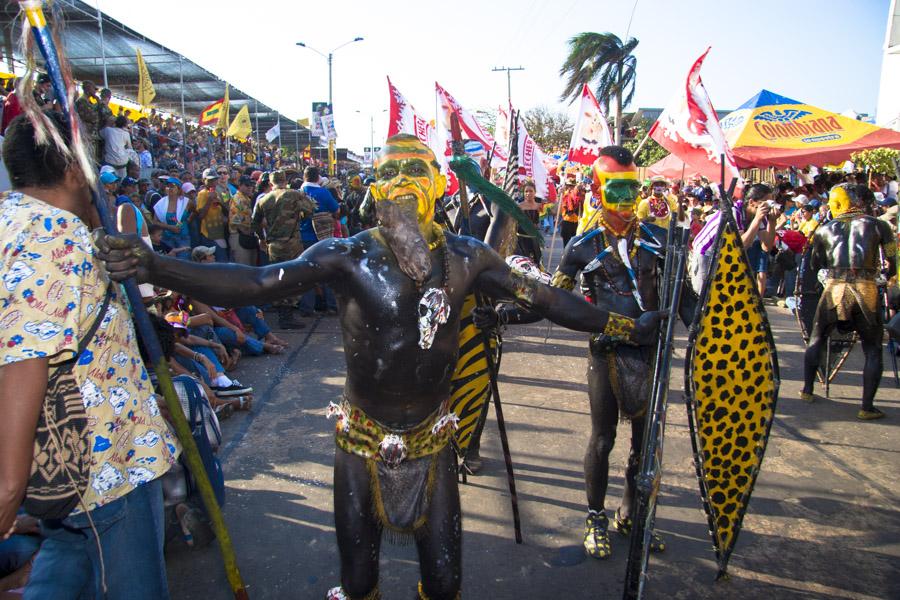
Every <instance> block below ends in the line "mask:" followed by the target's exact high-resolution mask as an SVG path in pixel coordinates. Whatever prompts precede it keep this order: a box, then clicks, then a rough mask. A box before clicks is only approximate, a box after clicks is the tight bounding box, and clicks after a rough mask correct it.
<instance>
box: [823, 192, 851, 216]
mask: <svg viewBox="0 0 900 600" xmlns="http://www.w3.org/2000/svg"><path fill="white" fill-rule="evenodd" d="M828 208H829V210H831V216H832V217H839V216H841V215H842V214H844V213H845V212H848V211H849V210H850V209H851V208H853V202H852V201H851V200H850V195H849V194H847V190H846V189H844V187H843V186H840V185H836V186H834V187H833V188H831V192H829V193H828Z"/></svg>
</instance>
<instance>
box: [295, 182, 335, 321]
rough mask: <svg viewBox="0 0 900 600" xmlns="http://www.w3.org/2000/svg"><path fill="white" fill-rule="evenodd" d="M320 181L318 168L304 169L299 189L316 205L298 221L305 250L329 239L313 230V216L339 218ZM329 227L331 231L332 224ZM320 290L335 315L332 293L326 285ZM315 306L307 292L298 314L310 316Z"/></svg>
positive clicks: (310, 293)
mask: <svg viewBox="0 0 900 600" xmlns="http://www.w3.org/2000/svg"><path fill="white" fill-rule="evenodd" d="M320 179H321V176H320V174H319V169H318V167H312V166H309V167H306V169H304V171H303V186H302V187H301V188H300V189H301V190H302V191H303V192H304V193H305V194H306V195H307V196H309V198H310V199H311V200H312V201H313V202H315V203H316V208H315V212H314V214H313V215H310V216H309V217H308V218H306V219H303V220H302V221H300V238H301V240H302V241H303V245H304V246H305V247H307V248H308V247H310V246H312V245H313V244H315V243H316V242H318V241H319V240H320V239H324V238H325V237H331V236H328V235H327V234H325V235H320V234H319V232H318V231H316V229H314V228H313V218H315V215H317V214H322V215H325V214H329V215H331V217H332V219H334V220H336V219H337V218H338V216H339V214H338V213H339V209H340V207H339V206H338V203H337V200H336V199H335V197H334V196H332V195H331V192H329V191H328V190H327V189H326V188H324V187H322V185H321V183H320ZM331 227H332V231H333V230H334V224H333V223H332V226H331ZM323 229H327V226H325V227H323ZM321 289H322V293H323V295H324V296H325V310H326V311H327V312H329V313H332V314H337V300H335V298H334V292H332V291H331V288H330V287H328V286H327V285H323V286H322V287H321ZM315 304H316V290H314V289H313V290H309V291H308V292H306V293H305V294H303V296H301V297H300V314H301V315H303V316H305V317H306V316H312V314H313V313H314V312H315Z"/></svg>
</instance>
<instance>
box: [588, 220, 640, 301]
mask: <svg viewBox="0 0 900 600" xmlns="http://www.w3.org/2000/svg"><path fill="white" fill-rule="evenodd" d="M604 236H605V232H604ZM599 238H600V236H599V235H598V236H595V237H594V248H595V251H596V252H597V253H598V254H599V253H600V239H599ZM607 243H608V242H607ZM635 246H636V245H635ZM610 254H611V255H612V256H614V257H615V260H617V261H619V263H620V264H621V263H622V259H621V258H619V256H618V254H616V253H615V252H611V253H610ZM631 258H632V259H635V262H634V266H635V268H636V269H639V268H640V258H639V257H636V255H634V254H632V255H631ZM597 270H598V271H599V272H600V273H599V274H601V275H602V276H603V279H605V280H606V282H607V284H608V285H609V288H610V290H611V291H612V292H613V293H614V294H616V295H617V296H633V295H634V292H633V291H632V290H631V289H630V288H626V289H624V290H623V289H621V288H619V286H618V285H617V284H616V281H615V279H613V277H612V276H611V275H610V274H609V272H608V271H607V270H606V267H605V266H604V265H603V262H602V261H601V262H600V264H599V265H597Z"/></svg>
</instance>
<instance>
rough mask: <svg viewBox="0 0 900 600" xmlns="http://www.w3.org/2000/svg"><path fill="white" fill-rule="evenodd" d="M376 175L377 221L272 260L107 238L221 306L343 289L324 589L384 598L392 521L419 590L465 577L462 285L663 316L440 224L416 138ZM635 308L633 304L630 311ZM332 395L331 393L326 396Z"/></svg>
mask: <svg viewBox="0 0 900 600" xmlns="http://www.w3.org/2000/svg"><path fill="white" fill-rule="evenodd" d="M375 167H376V178H377V181H376V182H375V184H373V186H372V187H371V188H370V191H371V194H372V197H373V200H374V205H375V212H376V215H377V217H378V221H379V225H378V227H375V228H372V229H368V230H366V231H362V232H360V233H358V234H357V235H355V236H353V237H351V238H344V239H337V238H332V239H328V240H322V241H320V242H319V243H317V244H315V245H313V246H311V247H310V248H307V249H306V250H305V251H304V252H303V254H301V255H300V256H299V257H298V258H296V259H294V260H291V261H287V262H282V263H278V264H274V265H270V266H267V267H259V268H253V267H248V266H243V265H237V264H203V265H200V264H197V263H189V262H186V261H176V260H169V259H166V258H165V257H160V256H159V255H156V254H154V253H153V252H152V251H149V250H148V249H145V248H143V247H142V245H141V242H140V240H135V239H134V238H128V237H125V236H116V237H107V238H103V239H101V241H100V242H99V245H100V250H99V252H100V255H101V256H102V257H103V258H104V260H105V261H106V263H107V268H108V270H109V271H110V273H111V275H112V276H113V278H116V279H121V278H123V277H126V276H130V275H137V277H138V279H139V280H142V281H152V282H154V283H156V284H158V285H160V286H163V287H165V288H166V289H172V290H178V291H180V292H183V293H187V294H189V295H191V297H194V298H197V299H198V300H201V301H207V302H213V301H214V302H215V303H216V305H218V306H244V305H247V304H258V303H262V302H272V301H275V300H278V299H279V298H283V297H287V296H293V295H296V294H297V293H302V292H303V291H305V290H308V289H310V288H312V287H313V286H314V285H316V284H322V283H327V284H328V285H331V286H332V287H333V289H334V292H335V295H336V296H337V299H338V306H339V318H340V322H341V327H342V329H343V342H344V356H345V360H346V361H347V379H346V383H345V386H344V392H343V398H342V399H341V400H340V401H339V402H331V403H330V404H329V406H328V414H329V415H330V416H333V417H336V419H337V423H336V431H335V440H336V443H337V448H338V449H337V450H336V452H335V464H334V510H335V528H336V531H337V539H338V549H339V552H340V556H341V586H340V587H338V588H334V589H332V590H330V591H329V595H328V598H333V599H339V598H354V599H356V598H378V597H380V595H379V592H378V568H379V562H378V559H379V548H380V545H381V534H382V531H383V530H384V529H387V530H389V531H390V532H391V533H393V534H396V535H399V536H411V537H414V538H415V541H416V545H417V547H418V553H419V560H420V571H421V575H422V581H421V583H420V585H419V597H421V598H434V599H444V600H450V599H453V598H457V597H458V596H459V589H460V582H461V546H460V537H461V520H460V506H459V490H458V488H457V480H456V468H457V467H456V458H455V456H456V455H455V454H454V452H453V450H452V449H451V447H450V446H449V444H448V440H449V437H450V434H451V433H452V431H453V429H454V428H455V426H456V422H457V418H456V415H454V414H452V413H449V412H448V408H447V406H448V403H447V401H448V399H449V395H450V380H451V376H452V375H453V367H454V365H455V363H456V355H457V351H458V348H459V343H458V337H459V314H460V310H461V308H462V304H463V301H464V299H465V297H466V295H468V294H470V293H472V292H473V291H476V290H477V291H480V292H482V293H484V294H486V295H488V296H490V297H492V298H499V299H506V300H510V301H513V302H518V303H520V304H522V305H524V306H526V307H528V308H530V309H531V310H533V311H535V312H536V313H538V314H541V315H543V316H545V317H547V318H549V319H551V320H553V321H555V322H557V323H559V324H561V325H563V326H566V327H569V328H572V329H577V330H581V331H589V332H605V333H606V334H609V335H613V336H618V337H617V339H622V340H625V339H627V340H630V341H634V342H639V343H647V342H648V341H649V340H650V339H652V338H654V337H655V335H656V330H657V327H658V323H659V319H660V315H659V313H647V314H644V315H642V316H641V317H640V318H639V319H637V320H634V319H630V318H626V317H622V316H621V315H615V314H612V313H610V312H608V311H607V310H603V309H600V308H597V307H595V306H592V305H590V304H588V303H586V302H584V301H583V300H581V299H580V298H578V297H577V296H575V295H574V294H571V293H569V292H568V291H564V290H560V289H557V288H552V287H549V286H546V285H543V284H540V283H538V282H535V281H533V280H530V279H528V278H526V277H524V276H522V275H521V274H518V273H516V272H513V271H511V270H510V269H509V267H507V265H506V263H505V262H504V261H503V260H502V259H501V258H500V257H499V256H498V255H497V254H496V253H494V252H493V251H492V250H490V249H489V248H488V247H487V246H486V245H485V244H483V243H482V242H479V241H476V240H474V239H472V238H468V237H459V236H455V235H451V234H449V233H444V232H443V230H442V229H440V228H439V227H437V226H436V225H435V223H434V206H435V202H436V201H437V200H438V199H439V198H440V197H441V196H442V195H443V193H444V189H445V187H446V178H445V176H444V175H442V174H441V173H440V171H439V169H438V166H437V163H436V162H435V158H434V154H433V153H432V152H431V150H429V149H428V147H427V146H425V145H423V144H422V143H421V142H419V141H418V140H417V139H416V138H415V137H412V136H407V135H398V136H394V137H391V138H389V139H388V140H387V142H386V143H385V146H384V149H383V151H382V154H381V156H380V157H379V159H378V161H377V162H376V165H375ZM635 316H637V315H635ZM327 400H329V399H327V398H325V399H323V403H324V402H325V401H327Z"/></svg>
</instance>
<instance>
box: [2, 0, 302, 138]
mask: <svg viewBox="0 0 900 600" xmlns="http://www.w3.org/2000/svg"><path fill="white" fill-rule="evenodd" d="M52 5H53V7H52V9H50V8H48V7H45V9H44V10H45V12H48V11H50V10H52V11H53V13H54V14H57V15H61V16H62V18H63V20H64V21H65V28H64V29H63V31H62V41H63V45H64V46H65V52H66V54H67V55H68V57H69V61H70V63H71V65H72V73H73V75H74V77H75V78H76V79H78V80H85V79H90V80H91V81H94V82H95V83H97V85H98V86H102V85H103V63H104V58H103V57H104V53H105V62H106V74H107V80H108V82H109V86H108V87H109V88H110V89H111V90H112V91H113V94H114V95H116V96H119V97H122V98H128V99H131V100H133V99H134V98H135V97H136V96H137V86H138V71H137V62H136V58H135V49H140V51H141V54H142V55H143V57H144V62H145V63H146V64H147V69H148V70H149V71H150V79H151V80H152V81H153V87H154V88H155V89H156V98H154V100H153V105H154V106H155V107H156V108H157V109H161V110H163V111H165V112H169V113H173V114H176V115H180V114H181V106H182V104H181V93H182V92H181V90H182V85H181V81H182V79H181V78H182V77H183V80H184V86H183V87H184V112H185V114H186V115H187V117H188V119H190V120H195V121H196V120H197V118H198V117H199V115H200V111H201V110H202V109H203V108H204V107H206V106H207V105H209V104H211V103H212V102H215V101H216V100H218V99H220V98H221V97H222V96H223V95H224V94H225V82H224V81H222V80H221V79H219V78H218V77H217V76H216V75H215V74H213V73H211V72H210V71H208V70H206V69H205V68H203V67H201V66H200V65H198V64H197V63H195V62H193V61H191V60H189V59H188V58H186V57H182V56H181V55H179V54H178V53H177V52H174V51H172V50H170V49H168V48H166V47H165V46H163V45H161V44H158V43H156V42H154V41H153V40H151V39H148V38H147V37H145V36H144V35H142V34H140V33H138V32H137V31H135V30H133V29H131V28H130V27H127V26H126V25H124V24H122V23H120V22H119V21H117V20H115V19H113V18H111V17H109V16H108V15H106V14H105V13H102V12H101V13H99V15H100V16H101V17H102V21H103V47H102V48H101V43H100V40H101V37H100V22H99V21H98V11H97V9H95V8H93V7H92V6H90V5H88V4H87V3H85V2H81V1H79V0H56V1H54V2H53V3H52ZM18 14H19V13H18V7H17V5H16V4H15V3H3V4H2V5H0V42H2V45H0V48H2V49H3V54H4V55H7V54H8V53H9V52H10V49H15V50H14V51H13V55H14V56H15V59H16V60H17V61H20V60H21V56H19V54H18V51H17V46H18V44H17V38H18V32H19V31H20V27H21V21H20V20H19V19H18V18H17V16H18ZM7 62H8V61H7ZM228 95H229V99H230V106H231V108H230V113H231V116H232V118H233V117H234V115H236V114H237V112H238V111H239V110H240V109H241V107H243V106H244V105H245V104H249V111H250V121H251V123H253V126H254V130H255V129H256V119H257V118H258V119H259V132H260V134H259V135H260V138H261V139H263V140H264V137H263V134H264V133H265V132H266V131H268V130H269V129H270V128H272V127H273V126H274V125H275V119H276V118H279V121H280V123H281V137H282V139H281V145H282V146H288V147H294V146H295V142H297V141H299V144H300V146H306V144H308V143H309V139H310V132H309V129H307V128H305V127H302V126H300V125H298V124H297V122H296V121H295V120H292V119H290V118H288V117H285V116H283V115H279V114H278V113H277V112H276V111H275V109H273V108H271V107H269V106H267V105H265V104H263V103H262V102H258V101H257V100H256V99H255V98H253V97H252V96H250V95H249V94H247V93H246V92H244V91H242V90H240V89H238V88H236V87H234V86H229V91H228ZM298 138H299V139H298Z"/></svg>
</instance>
